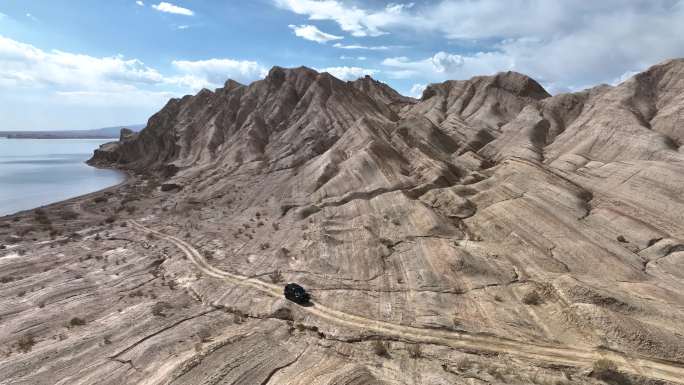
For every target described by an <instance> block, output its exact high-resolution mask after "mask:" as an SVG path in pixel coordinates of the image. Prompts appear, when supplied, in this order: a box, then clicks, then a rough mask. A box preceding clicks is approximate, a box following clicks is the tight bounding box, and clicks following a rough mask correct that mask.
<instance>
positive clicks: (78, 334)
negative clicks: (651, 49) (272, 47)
mask: <svg viewBox="0 0 684 385" xmlns="http://www.w3.org/2000/svg"><path fill="white" fill-rule="evenodd" d="M683 141H684V59H675V60H670V61H667V62H664V63H661V64H658V65H655V66H653V67H651V68H650V69H648V70H647V71H645V72H643V73H639V74H637V75H635V76H633V77H632V78H630V79H629V80H627V81H625V82H624V83H622V84H620V85H618V86H609V85H598V86H596V87H594V88H590V89H587V90H585V91H582V92H576V93H566V94H558V95H554V96H551V95H550V94H549V93H547V91H545V90H544V88H543V87H542V86H541V85H540V84H539V83H537V82H536V81H535V80H534V79H531V78H529V77H527V76H525V75H523V74H519V73H515V72H506V73H499V74H497V75H494V76H481V77H475V78H472V79H470V80H465V81H446V82H444V83H439V84H431V85H429V86H428V87H427V89H426V90H425V91H424V93H423V96H422V98H421V99H413V98H408V97H404V96H402V95H400V94H398V93H397V92H396V91H394V90H393V89H391V88H390V87H389V86H387V85H385V84H383V83H380V82H378V81H375V80H374V79H372V78H370V77H365V78H361V79H359V80H356V81H352V82H344V81H341V80H338V79H336V78H334V77H333V76H331V75H330V74H328V73H318V72H316V71H314V70H312V69H309V68H305V67H300V68H292V69H286V68H280V67H274V68H273V69H271V70H270V72H269V73H268V75H267V76H266V78H265V79H263V80H259V81H256V82H254V83H252V84H250V85H243V84H239V83H237V82H235V81H232V80H229V81H227V82H226V83H225V86H224V87H223V88H219V89H217V90H215V91H209V90H202V91H201V92H199V93H198V94H197V95H194V96H185V97H183V98H181V99H172V100H170V101H169V102H168V104H167V105H166V106H165V107H164V108H163V109H162V110H161V111H159V112H158V113H156V114H155V115H154V116H152V117H151V118H150V119H149V121H148V123H147V126H146V128H145V129H144V130H142V131H141V132H140V133H133V132H132V131H128V130H123V131H122V133H121V138H120V140H119V141H117V142H112V143H109V144H106V145H103V146H102V147H101V148H100V149H99V150H97V151H96V152H95V154H94V156H93V158H92V159H91V160H90V163H91V164H92V165H95V166H98V167H107V168H117V169H121V170H123V171H124V172H126V173H128V174H129V178H128V179H127V181H126V182H124V183H122V184H121V185H118V186H114V187H112V188H109V189H107V190H104V191H101V192H97V193H94V194H90V195H88V196H83V197H79V198H75V199H72V200H69V201H66V202H61V203H57V204H54V205H50V206H46V207H43V208H40V209H36V210H31V211H26V212H21V213H18V214H16V215H12V216H7V217H2V218H0V245H1V246H0V326H1V327H0V384H26V385H29V384H50V385H53V384H63V385H67V384H68V385H76V384H116V385H121V384H234V385H267V384H268V385H371V384H373V385H380V384H383V385H384V384H387V385H390V384H391V385H399V384H402V385H449V384H468V385H477V384H540V385H545V384H553V385H556V384H558V385H560V384H602V383H608V384H677V383H679V384H682V383H684V149H683V148H682V146H681V145H682V142H683ZM288 282H297V283H299V284H300V285H302V286H303V287H305V288H306V289H307V291H308V292H310V294H311V295H312V301H311V303H310V304H308V305H306V306H300V305H298V304H295V303H293V302H291V301H287V300H286V299H285V298H284V297H283V287H284V285H285V284H286V283H288Z"/></svg>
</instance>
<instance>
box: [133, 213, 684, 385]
mask: <svg viewBox="0 0 684 385" xmlns="http://www.w3.org/2000/svg"><path fill="white" fill-rule="evenodd" d="M130 224H131V225H132V226H133V227H134V228H136V229H138V230H140V231H142V232H145V233H151V234H153V235H155V236H157V237H159V238H161V239H164V240H167V241H169V242H171V243H173V244H174V245H175V246H177V247H178V248H179V249H181V251H183V253H185V255H186V256H187V257H188V259H189V260H190V261H191V262H192V263H194V264H195V265H196V266H197V268H198V269H199V270H200V271H201V272H203V273H204V274H206V275H208V276H211V277H215V278H219V279H223V280H226V281H229V282H231V283H233V284H237V285H243V286H249V287H252V288H254V289H257V290H259V291H261V292H263V293H264V294H267V295H270V296H273V297H278V298H280V297H282V295H283V294H282V293H283V292H282V287H281V286H278V285H274V284H270V283H267V282H263V281H261V280H258V279H255V278H248V277H244V276H241V275H237V274H233V273H229V272H227V271H223V270H220V269H218V268H216V267H214V266H212V265H210V264H209V263H208V262H207V261H206V259H205V258H204V257H203V256H202V255H201V254H200V253H199V252H198V251H197V249H195V248H194V247H193V246H192V245H190V244H188V243H187V242H185V241H183V240H181V239H179V238H176V237H174V236H171V235H167V234H164V233H161V232H159V231H156V230H152V229H150V228H148V227H145V226H143V225H142V224H140V223H138V222H137V221H134V220H131V221H130ZM301 309H302V310H303V311H306V312H309V313H310V314H311V315H314V316H316V317H319V318H321V319H324V320H326V321H329V322H331V323H334V324H337V325H340V326H345V327H349V328H353V329H360V330H363V331H371V332H375V333H378V334H381V335H384V336H388V337H394V338H398V339H402V340H407V341H412V342H420V343H430V344H438V345H444V346H449V347H452V348H454V349H459V350H478V351H486V352H493V353H505V354H510V355H511V356H515V357H518V358H521V359H525V360H532V361H542V362H546V363H552V364H560V365H568V366H573V367H584V368H588V367H591V365H592V364H593V362H594V361H596V360H598V359H600V358H607V359H610V360H612V361H615V362H616V363H617V364H618V367H619V369H620V370H621V371H623V372H628V373H632V374H637V375H641V376H644V377H649V378H654V379H660V380H665V381H670V382H674V383H680V384H684V363H678V362H671V361H666V360H659V359H655V358H648V357H642V356H635V355H627V354H623V353H620V352H614V351H611V350H605V349H601V350H599V349H595V350H591V349H579V348H572V347H567V346H557V345H556V346H553V345H545V344H536V343H532V342H528V341H517V340H511V339H506V338H503V337H498V336H493V335H478V334H469V333H464V332H457V331H442V330H433V329H421V328H416V327H411V326H403V325H397V324H393V323H389V322H382V321H378V320H373V319H369V318H365V317H361V316H357V315H353V314H349V313H345V312H341V311H339V310H335V309H332V308H329V307H327V306H325V305H322V304H319V303H314V304H313V306H310V307H302V308H301Z"/></svg>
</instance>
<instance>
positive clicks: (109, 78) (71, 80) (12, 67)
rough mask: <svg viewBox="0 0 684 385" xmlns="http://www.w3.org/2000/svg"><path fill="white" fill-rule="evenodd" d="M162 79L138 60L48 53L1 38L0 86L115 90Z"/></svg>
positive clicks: (55, 51) (159, 81) (60, 52)
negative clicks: (123, 85) (124, 86)
mask: <svg viewBox="0 0 684 385" xmlns="http://www.w3.org/2000/svg"><path fill="white" fill-rule="evenodd" d="M163 79H164V77H163V76H162V75H161V74H160V73H159V72H158V71H157V70H155V69H153V68H150V67H148V66H146V65H145V64H144V63H143V62H141V61H140V60H137V59H126V58H124V57H123V56H110V57H93V56H89V55H83V54H74V53H68V52H63V51H58V50H53V51H50V52H46V51H43V50H41V49H38V48H36V47H34V46H32V45H30V44H24V43H21V42H18V41H15V40H12V39H9V38H6V37H3V36H0V83H2V84H5V85H14V86H18V87H46V86H59V87H68V88H81V89H91V90H94V89H115V88H117V87H119V84H155V83H162V82H163Z"/></svg>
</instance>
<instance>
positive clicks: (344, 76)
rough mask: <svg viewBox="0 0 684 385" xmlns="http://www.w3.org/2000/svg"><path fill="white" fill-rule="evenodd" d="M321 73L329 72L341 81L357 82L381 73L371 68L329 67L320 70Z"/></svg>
mask: <svg viewBox="0 0 684 385" xmlns="http://www.w3.org/2000/svg"><path fill="white" fill-rule="evenodd" d="M318 71H319V72H327V73H329V74H330V75H332V76H334V77H336V78H338V79H341V80H356V79H358V78H360V77H364V76H366V75H369V76H372V75H374V74H376V73H378V72H380V71H378V70H374V69H369V68H361V67H346V66H342V67H328V68H322V69H320V70H318Z"/></svg>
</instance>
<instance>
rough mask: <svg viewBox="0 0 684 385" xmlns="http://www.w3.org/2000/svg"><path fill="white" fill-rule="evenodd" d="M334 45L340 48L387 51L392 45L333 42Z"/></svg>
mask: <svg viewBox="0 0 684 385" xmlns="http://www.w3.org/2000/svg"><path fill="white" fill-rule="evenodd" d="M333 47H335V48H340V49H366V50H370V51H386V50H388V49H390V47H388V46H386V45H376V46H368V45H362V44H346V45H345V44H342V43H335V44H333Z"/></svg>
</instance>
